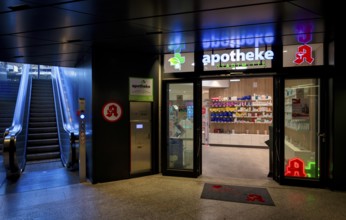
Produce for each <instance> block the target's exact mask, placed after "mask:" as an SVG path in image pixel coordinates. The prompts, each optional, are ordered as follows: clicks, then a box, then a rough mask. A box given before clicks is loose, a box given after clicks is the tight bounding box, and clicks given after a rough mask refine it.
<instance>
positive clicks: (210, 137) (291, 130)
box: [161, 32, 330, 186]
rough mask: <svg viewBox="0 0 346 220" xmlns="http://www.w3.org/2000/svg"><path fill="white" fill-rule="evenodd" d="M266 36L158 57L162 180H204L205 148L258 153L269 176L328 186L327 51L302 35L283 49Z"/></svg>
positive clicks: (179, 49) (239, 38)
mask: <svg viewBox="0 0 346 220" xmlns="http://www.w3.org/2000/svg"><path fill="white" fill-rule="evenodd" d="M251 36H257V37H251ZM271 36H272V35H270V34H268V33H254V34H251V35H249V36H247V37H244V36H228V37H225V38H222V39H216V38H213V37H211V38H210V39H206V40H205V41H203V42H202V45H199V48H201V50H200V51H199V52H189V51H188V50H189V48H188V47H189V46H187V45H179V44H177V45H176V46H175V47H172V48H168V51H167V53H166V54H165V55H164V56H163V58H162V59H163V70H162V79H163V84H162V85H163V86H162V106H163V108H162V111H163V115H162V125H161V127H162V146H163V147H162V161H163V167H162V173H163V174H164V175H173V176H189V177H198V176H200V175H203V172H202V171H203V167H204V166H208V164H206V162H205V161H203V160H202V155H203V152H204V150H203V148H204V147H206V146H207V147H209V148H212V147H226V148H242V149H244V148H247V149H249V150H250V149H253V148H261V149H267V150H268V155H269V157H268V158H269V159H268V158H266V159H265V160H263V163H265V164H266V165H267V166H268V172H267V173H266V174H265V175H266V177H268V178H272V179H274V180H276V181H277V182H279V183H280V184H288V185H306V186H324V185H325V184H326V181H327V179H328V169H327V167H328V156H327V155H328V153H327V151H329V150H330V149H329V147H330V146H329V144H328V142H327V140H326V137H327V136H328V132H327V126H328V124H327V123H326V118H328V112H327V111H326V109H328V106H326V105H327V103H328V100H327V98H328V97H327V95H325V94H328V85H327V82H328V74H326V71H328V67H327V64H326V63H325V61H324V60H326V59H325V57H326V56H327V55H328V54H325V51H327V50H325V48H324V44H323V43H320V42H317V41H315V39H314V36H313V35H312V34H309V33H307V34H304V33H301V32H299V34H297V35H295V36H294V38H295V43H294V44H291V45H287V46H283V45H280V44H278V43H276V39H274V37H271ZM197 47H198V46H197ZM217 162H218V161H215V163H217ZM242 164H243V166H244V167H246V166H248V164H247V163H244V162H242ZM249 164H250V163H249ZM268 164H269V165H268ZM222 166H224V167H225V169H228V167H227V164H224V165H222ZM228 177H230V178H232V177H233V176H232V174H230V176H228ZM249 178H251V177H249Z"/></svg>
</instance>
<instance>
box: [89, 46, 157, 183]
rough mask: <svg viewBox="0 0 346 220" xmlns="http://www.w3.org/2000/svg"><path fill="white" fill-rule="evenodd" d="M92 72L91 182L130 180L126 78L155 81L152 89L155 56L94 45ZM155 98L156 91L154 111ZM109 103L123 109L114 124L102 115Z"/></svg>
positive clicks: (155, 102) (154, 76)
mask: <svg viewBox="0 0 346 220" xmlns="http://www.w3.org/2000/svg"><path fill="white" fill-rule="evenodd" d="M92 69H93V73H92V92H93V95H92V99H93V101H92V112H93V117H92V124H93V125H92V127H93V129H92V130H93V135H92V136H93V137H92V139H93V140H92V142H93V144H92V146H93V151H92V155H93V164H94V165H93V177H92V180H93V181H92V182H93V183H97V182H107V181H114V180H120V179H127V178H130V117H129V77H143V78H146V77H151V78H154V88H155V85H157V75H158V70H159V63H158V56H156V55H153V54H144V53H140V52H138V53H126V52H122V51H121V52H120V51H117V50H116V49H112V48H111V47H110V46H108V45H94V47H93V63H92ZM157 96H158V95H157V89H155V90H154V97H155V101H154V104H153V105H154V106H153V109H157V106H156V105H157ZM110 101H114V102H116V103H118V104H119V105H120V106H121V107H122V110H123V115H122V117H121V118H120V119H119V120H118V121H116V122H107V121H106V120H105V119H104V118H103V116H102V107H103V106H104V105H105V104H106V103H108V102H110ZM155 106H156V107H155Z"/></svg>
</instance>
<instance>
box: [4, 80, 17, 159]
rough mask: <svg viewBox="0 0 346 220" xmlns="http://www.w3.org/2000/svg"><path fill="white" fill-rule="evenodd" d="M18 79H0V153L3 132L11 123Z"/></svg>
mask: <svg viewBox="0 0 346 220" xmlns="http://www.w3.org/2000/svg"><path fill="white" fill-rule="evenodd" d="M18 88H19V81H10V80H0V154H2V149H3V141H4V132H5V130H6V128H8V127H10V126H11V125H12V121H13V114H14V109H15V107H16V101H17V94H18Z"/></svg>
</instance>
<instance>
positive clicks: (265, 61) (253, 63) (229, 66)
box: [203, 47, 275, 71]
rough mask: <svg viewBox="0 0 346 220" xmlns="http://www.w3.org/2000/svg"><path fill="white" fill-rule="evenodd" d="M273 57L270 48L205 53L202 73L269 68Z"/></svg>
mask: <svg viewBox="0 0 346 220" xmlns="http://www.w3.org/2000/svg"><path fill="white" fill-rule="evenodd" d="M274 57H275V56H274V52H273V51H272V50H271V48H270V47H268V48H264V47H261V48H257V47H256V48H245V49H230V50H218V51H213V52H212V51H207V52H205V53H204V56H203V64H204V71H212V70H240V69H259V68H271V66H272V60H273V59H274Z"/></svg>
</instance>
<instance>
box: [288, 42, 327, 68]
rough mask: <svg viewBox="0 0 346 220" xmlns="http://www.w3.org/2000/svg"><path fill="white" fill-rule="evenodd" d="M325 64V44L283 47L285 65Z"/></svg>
mask: <svg viewBox="0 0 346 220" xmlns="http://www.w3.org/2000/svg"><path fill="white" fill-rule="evenodd" d="M321 65H323V44H321V43H318V44H297V45H290V46H284V47H283V66H284V67H294V66H321Z"/></svg>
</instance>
